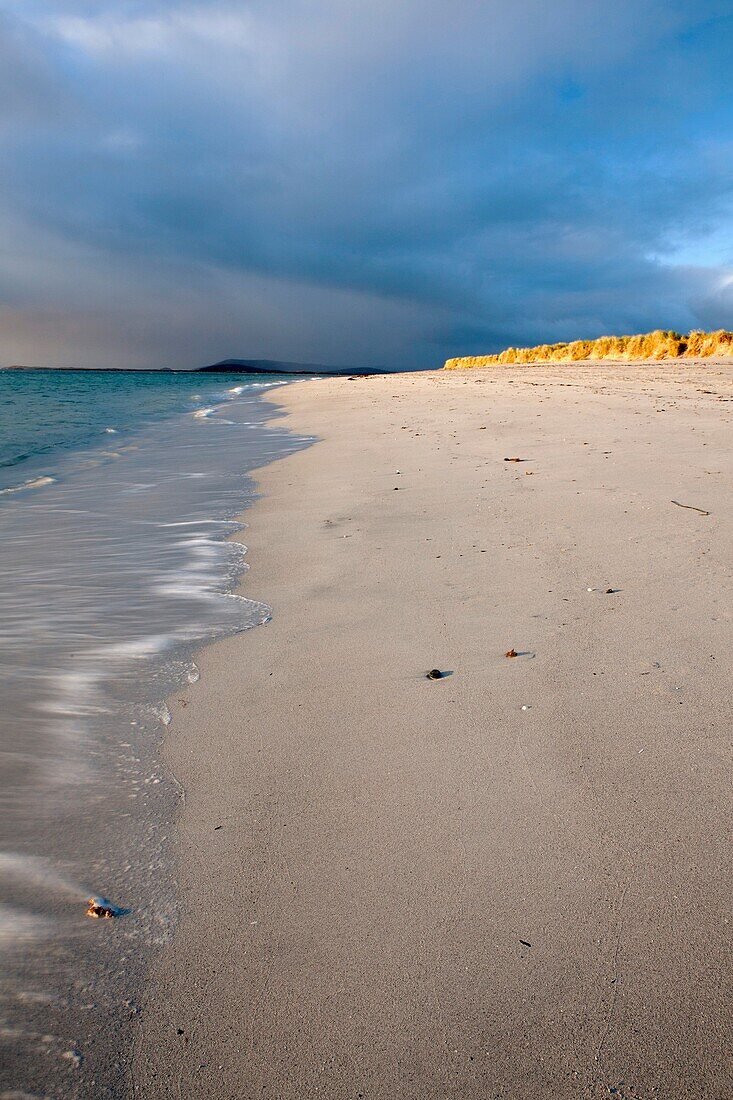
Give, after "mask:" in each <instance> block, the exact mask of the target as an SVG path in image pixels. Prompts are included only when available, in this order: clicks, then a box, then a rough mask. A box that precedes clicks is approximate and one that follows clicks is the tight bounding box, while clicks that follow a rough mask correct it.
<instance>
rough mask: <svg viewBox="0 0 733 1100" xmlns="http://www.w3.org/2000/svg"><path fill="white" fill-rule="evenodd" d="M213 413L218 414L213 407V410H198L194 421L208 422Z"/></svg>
mask: <svg viewBox="0 0 733 1100" xmlns="http://www.w3.org/2000/svg"><path fill="white" fill-rule="evenodd" d="M213 412H216V409H215V407H214V406H213V405H212V406H211V408H208V409H197V410H196V412H195V413H194V414H193V415H194V419H196V420H206V419H207V417H209V416H211V414H212V413H213Z"/></svg>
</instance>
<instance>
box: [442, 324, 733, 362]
mask: <svg viewBox="0 0 733 1100" xmlns="http://www.w3.org/2000/svg"><path fill="white" fill-rule="evenodd" d="M714 355H716V356H717V355H719V356H733V332H727V331H726V330H725V329H720V330H719V331H718V332H698V331H693V332H689V333H688V334H687V335H686V336H683V335H682V334H681V333H679V332H668V331H664V330H662V329H657V330H656V332H646V333H642V334H641V335H639V336H601V337H600V338H599V339H598V340H573V342H572V343H570V344H538V345H537V347H534V348H507V349H506V350H505V351H501V352H498V353H497V354H496V355H467V356H464V357H463V358H460V359H448V360H447V361H446V364H445V369H446V370H462V369H468V368H471V367H490V366H493V365H495V364H502V363H575V362H577V361H578V360H581V359H585V360H587V359H590V360H593V359H597V360H621V361H622V362H629V361H631V360H635V359H706V358H708V357H709V356H714Z"/></svg>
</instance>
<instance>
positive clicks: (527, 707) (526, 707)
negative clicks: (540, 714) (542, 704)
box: [521, 703, 532, 710]
mask: <svg viewBox="0 0 733 1100" xmlns="http://www.w3.org/2000/svg"><path fill="white" fill-rule="evenodd" d="M521 709H522V710H531V709H532V704H531V703H522V707H521Z"/></svg>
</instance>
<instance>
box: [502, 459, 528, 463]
mask: <svg viewBox="0 0 733 1100" xmlns="http://www.w3.org/2000/svg"><path fill="white" fill-rule="evenodd" d="M504 461H505V462H526V461H527V459H526V458H505V459H504Z"/></svg>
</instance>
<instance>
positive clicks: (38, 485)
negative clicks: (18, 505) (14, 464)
mask: <svg viewBox="0 0 733 1100" xmlns="http://www.w3.org/2000/svg"><path fill="white" fill-rule="evenodd" d="M55 481H56V478H55V477H48V476H47V475H45V476H43V477H32V478H30V480H29V481H23V482H21V484H20V485H11V486H10V487H9V488H7V489H0V496H4V495H5V494H6V493H22V492H23V490H24V489H42V488H43V486H44V485H53V484H54V482H55Z"/></svg>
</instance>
